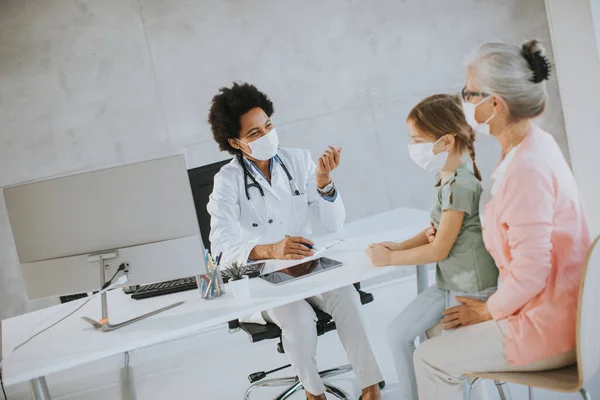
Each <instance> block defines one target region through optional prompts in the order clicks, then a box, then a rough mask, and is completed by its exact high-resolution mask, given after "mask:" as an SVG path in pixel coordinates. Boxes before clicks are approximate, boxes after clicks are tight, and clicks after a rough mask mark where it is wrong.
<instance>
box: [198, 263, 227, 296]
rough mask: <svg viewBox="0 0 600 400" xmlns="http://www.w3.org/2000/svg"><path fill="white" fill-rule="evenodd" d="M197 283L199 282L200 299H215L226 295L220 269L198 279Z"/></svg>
mask: <svg viewBox="0 0 600 400" xmlns="http://www.w3.org/2000/svg"><path fill="white" fill-rule="evenodd" d="M196 281H198V290H199V291H200V297H202V298H203V299H206V300H210V299H215V298H217V297H221V296H222V295H223V294H224V293H225V290H223V286H224V285H223V276H222V275H221V271H220V270H219V269H218V268H217V269H215V270H214V271H213V272H212V273H208V274H206V275H201V276H200V277H196Z"/></svg>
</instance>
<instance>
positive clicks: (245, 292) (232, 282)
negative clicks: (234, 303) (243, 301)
mask: <svg viewBox="0 0 600 400" xmlns="http://www.w3.org/2000/svg"><path fill="white" fill-rule="evenodd" d="M227 271H229V276H230V278H229V282H228V284H229V287H230V288H231V293H232V294H233V297H236V298H244V297H250V279H249V278H248V275H244V274H245V272H246V270H245V268H244V267H243V266H241V265H240V264H239V263H238V262H236V261H234V262H233V263H231V265H230V266H229V267H228V268H227Z"/></svg>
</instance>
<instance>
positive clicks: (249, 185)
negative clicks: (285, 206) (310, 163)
mask: <svg viewBox="0 0 600 400" xmlns="http://www.w3.org/2000/svg"><path fill="white" fill-rule="evenodd" d="M238 161H239V163H240V165H241V166H242V169H243V170H244V191H245V192H246V199H248V203H250V208H252V211H253V212H254V215H256V219H258V221H259V222H260V225H267V224H269V225H270V224H272V223H273V218H270V217H269V208H268V207H267V200H266V199H265V191H264V189H263V188H262V187H261V186H260V184H259V183H258V181H257V180H256V178H255V177H254V175H252V174H251V173H250V171H249V170H248V166H247V165H246V163H245V162H244V159H243V157H242V156H241V155H239V156H238ZM273 161H276V162H279V165H281V168H283V171H284V172H285V175H286V176H287V178H288V181H289V183H290V189H291V190H292V194H293V195H294V196H300V190H299V189H298V185H297V184H296V181H294V178H292V175H291V174H290V171H289V170H288V169H287V167H286V166H285V164H284V163H283V161H282V160H281V158H280V157H279V156H275V157H273ZM248 178H250V180H251V181H252V182H251V183H248ZM250 188H256V189H258V192H259V193H260V196H261V197H262V199H263V202H264V203H265V215H266V216H267V219H266V221H265V220H263V219H262V218H261V217H260V216H259V215H258V212H256V208H254V205H253V204H252V201H250ZM258 225H259V224H257V223H256V222H254V223H253V224H252V227H254V228H257V227H258Z"/></svg>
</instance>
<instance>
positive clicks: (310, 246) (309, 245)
mask: <svg viewBox="0 0 600 400" xmlns="http://www.w3.org/2000/svg"><path fill="white" fill-rule="evenodd" d="M285 237H290V235H285ZM302 245H304V246H305V247H308V248H309V249H311V250H316V249H315V248H314V246H313V245H312V244H308V243H302Z"/></svg>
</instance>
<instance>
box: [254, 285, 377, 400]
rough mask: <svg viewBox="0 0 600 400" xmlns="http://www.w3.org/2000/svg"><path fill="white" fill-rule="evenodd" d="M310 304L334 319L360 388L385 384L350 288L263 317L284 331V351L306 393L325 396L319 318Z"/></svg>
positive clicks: (357, 304)
mask: <svg viewBox="0 0 600 400" xmlns="http://www.w3.org/2000/svg"><path fill="white" fill-rule="evenodd" d="M309 303H310V304H309ZM311 304H312V305H314V306H315V307H316V308H318V309H320V310H322V311H325V312H326V313H328V314H330V315H331V316H332V317H333V320H334V321H335V324H336V327H337V332H338V335H339V337H340V340H341V342H342V345H343V346H344V348H345V349H346V354H347V355H348V359H349V360H350V363H351V364H352V367H353V368H354V372H355V373H356V376H357V378H358V381H359V383H360V385H361V387H362V388H366V387H368V386H371V385H375V384H378V383H379V382H381V381H383V376H382V375H381V371H380V370H379V366H378V365H377V361H376V360H375V355H374V354H373V350H372V349H371V345H370V343H369V340H368V338H367V334H366V332H365V329H364V327H363V324H362V320H361V318H360V310H359V308H360V302H359V296H358V293H357V292H356V290H355V289H354V287H352V286H349V287H345V288H341V289H337V290H334V291H331V292H328V293H323V294H321V295H318V296H314V297H311V298H308V299H306V301H299V302H296V303H291V304H287V305H285V306H281V307H278V308H274V309H272V310H268V311H265V312H264V313H263V316H264V317H265V320H266V321H268V322H271V323H274V324H277V325H278V326H279V327H280V328H281V332H282V336H283V347H284V349H285V352H286V354H287V355H288V357H289V358H290V361H291V363H292V365H293V366H294V368H295V369H296V373H297V374H298V378H299V379H300V382H301V383H302V385H303V386H304V389H305V390H307V391H308V392H310V393H311V394H313V395H320V394H322V393H325V386H324V385H323V381H322V380H321V377H320V376H319V370H318V368H317V357H316V356H317V330H316V328H315V321H316V315H315V312H314V310H313V309H312V307H311Z"/></svg>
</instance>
